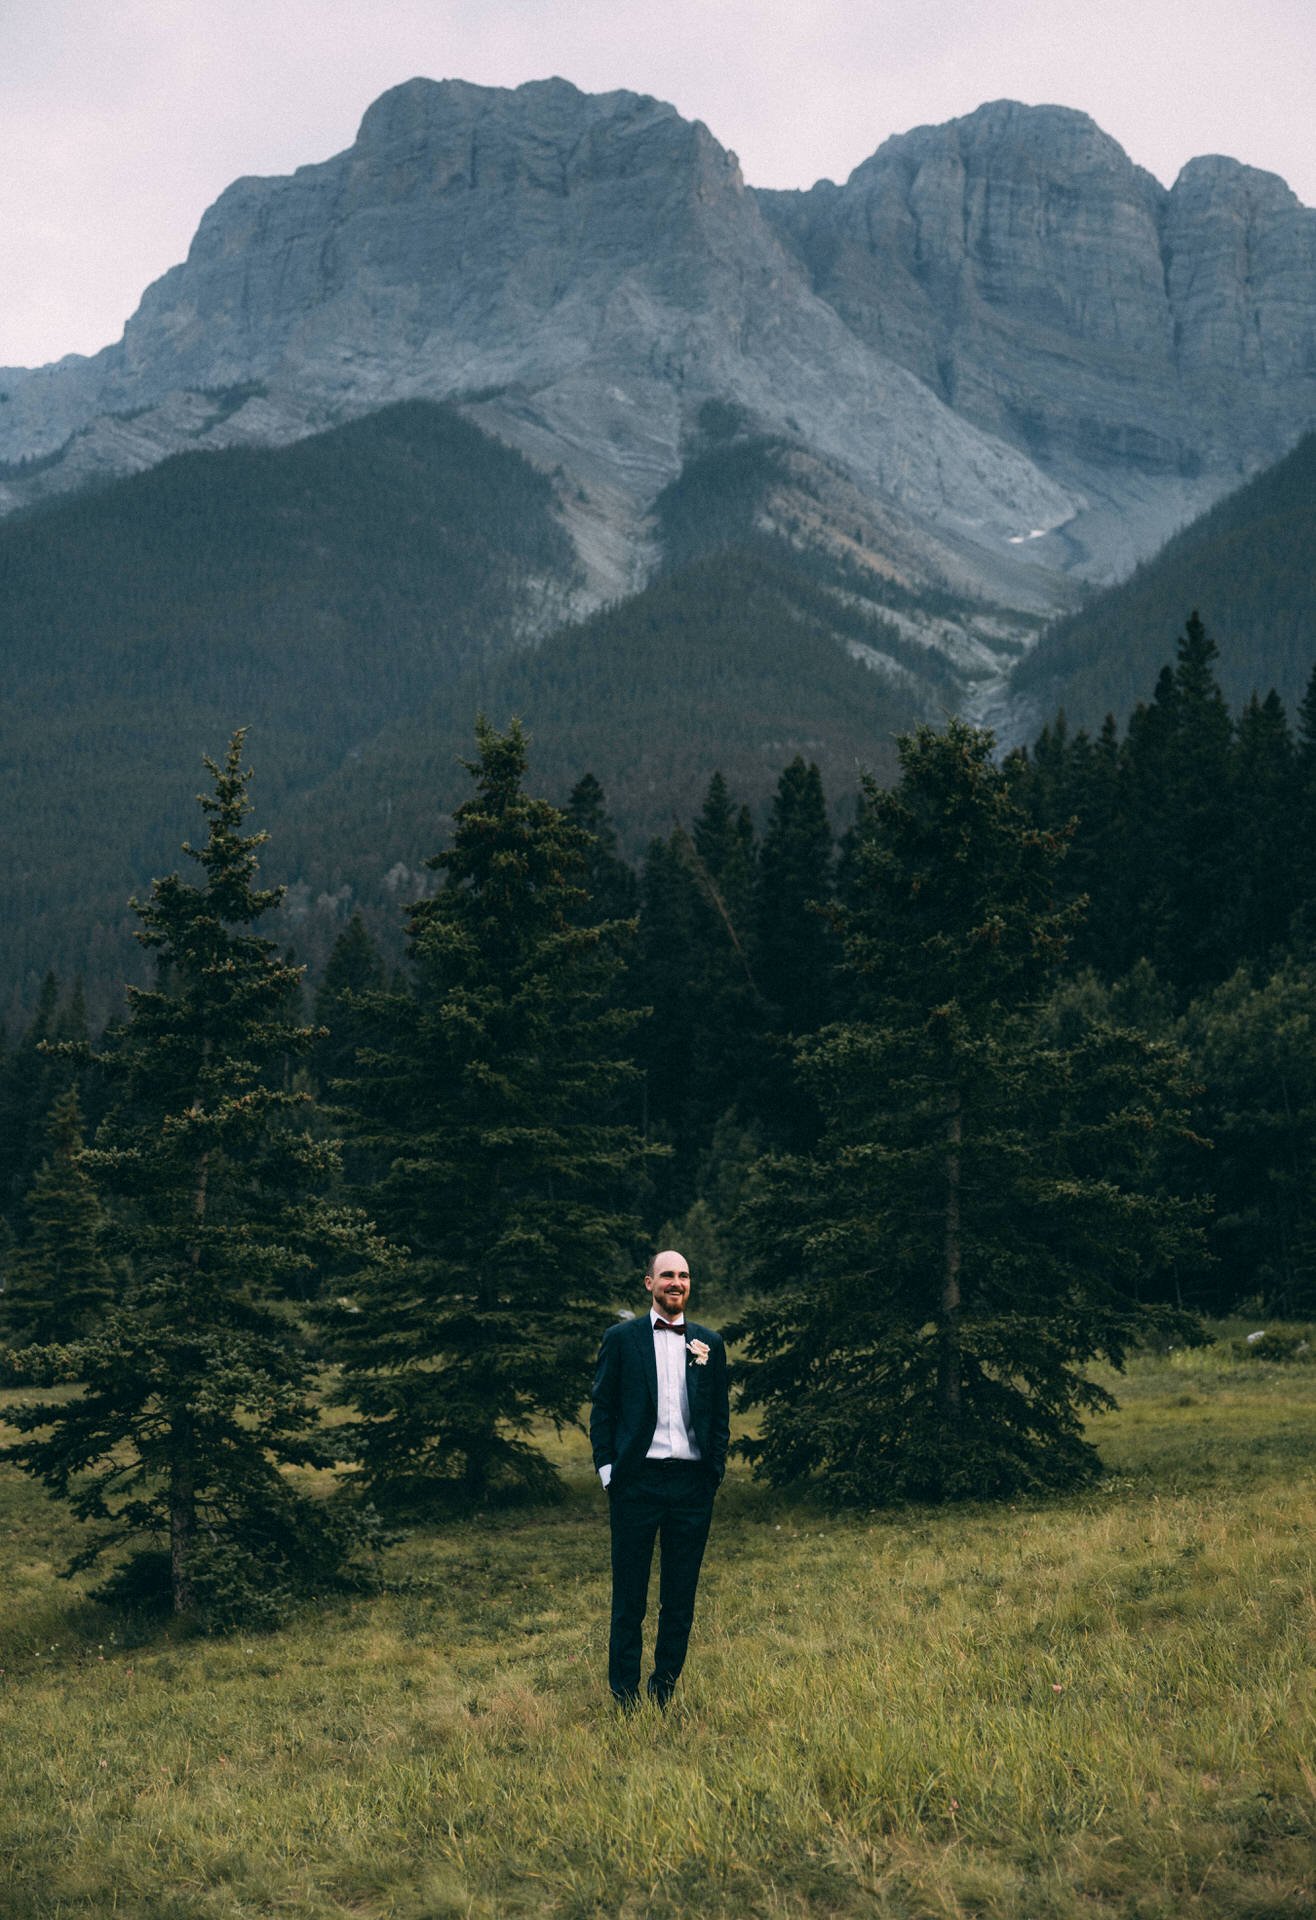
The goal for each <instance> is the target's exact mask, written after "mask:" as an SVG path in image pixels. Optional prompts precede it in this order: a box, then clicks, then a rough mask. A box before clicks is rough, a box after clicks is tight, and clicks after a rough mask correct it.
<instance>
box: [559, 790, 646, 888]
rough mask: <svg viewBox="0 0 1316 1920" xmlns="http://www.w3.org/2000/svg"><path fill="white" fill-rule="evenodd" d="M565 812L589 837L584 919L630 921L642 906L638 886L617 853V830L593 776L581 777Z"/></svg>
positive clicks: (571, 794) (585, 842) (586, 855)
mask: <svg viewBox="0 0 1316 1920" xmlns="http://www.w3.org/2000/svg"><path fill="white" fill-rule="evenodd" d="M566 811H567V818H568V819H569V820H570V821H571V822H572V824H573V826H577V827H579V828H580V829H581V831H582V832H583V833H584V834H585V836H586V838H585V841H584V855H585V873H584V882H583V884H584V890H585V900H584V903H583V906H582V909H581V913H582V917H583V918H584V919H585V920H586V921H587V922H589V923H590V924H594V923H597V922H598V921H600V920H629V919H630V918H631V916H632V915H633V914H634V912H635V910H636V908H637V906H638V905H639V886H638V883H637V881H636V878H635V874H634V872H633V870H632V869H631V868H630V867H629V866H627V864H626V862H625V861H624V860H623V859H622V857H621V855H620V854H619V853H618V851H617V829H616V827H615V826H614V825H613V823H612V818H611V816H610V815H609V813H608V806H607V801H606V800H605V798H604V794H603V788H602V787H601V786H600V785H599V782H598V780H597V779H596V778H595V776H594V775H593V774H592V773H586V774H582V775H581V777H580V779H579V780H578V781H577V782H576V784H575V786H574V787H573V788H572V789H571V793H570V795H569V797H568V799H567V808H566Z"/></svg>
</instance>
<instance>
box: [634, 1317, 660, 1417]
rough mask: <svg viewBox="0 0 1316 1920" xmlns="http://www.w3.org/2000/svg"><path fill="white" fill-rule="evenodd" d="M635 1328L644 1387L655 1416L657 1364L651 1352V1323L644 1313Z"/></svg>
mask: <svg viewBox="0 0 1316 1920" xmlns="http://www.w3.org/2000/svg"><path fill="white" fill-rule="evenodd" d="M635 1326H636V1337H637V1339H638V1341H639V1347H640V1364H641V1365H642V1367H643V1368H644V1380H645V1385H646V1386H647V1387H648V1389H649V1398H650V1400H651V1401H652V1402H653V1410H654V1412H655V1414H656V1413H657V1411H658V1362H657V1360H656V1359H655V1358H654V1351H653V1321H652V1320H651V1319H650V1318H649V1316H648V1314H647V1313H646V1314H645V1315H644V1318H643V1319H642V1320H637V1321H636V1323H635Z"/></svg>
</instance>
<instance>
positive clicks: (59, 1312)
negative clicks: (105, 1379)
mask: <svg viewBox="0 0 1316 1920" xmlns="http://www.w3.org/2000/svg"><path fill="white" fill-rule="evenodd" d="M82 1154H83V1139H82V1110H81V1108H80V1106H79V1104H78V1095H77V1089H76V1088H74V1087H70V1088H68V1090H67V1091H66V1092H64V1093H62V1094H61V1095H60V1096H59V1098H58V1099H57V1100H56V1102H55V1104H54V1106H53V1107H52V1108H51V1110H50V1117H49V1121H48V1123H47V1126H46V1158H45V1160H44V1161H43V1162H42V1164H41V1167H40V1170H39V1171H38V1173H37V1175H36V1177H35V1179H34V1180H33V1182H32V1186H31V1188H30V1189H29V1191H28V1195H27V1199H26V1201H25V1203H24V1212H25V1214H26V1217H27V1237H26V1239H25V1240H24V1242H23V1244H22V1245H21V1246H20V1247H19V1248H18V1249H17V1250H16V1251H15V1252H14V1253H13V1254H12V1255H11V1256H10V1259H9V1263H8V1270H7V1274H6V1280H5V1290H4V1294H3V1296H0V1306H2V1307H3V1326H4V1331H5V1338H6V1339H7V1340H9V1341H11V1342H13V1343H14V1344H15V1345H21V1346H29V1345H57V1344H60V1343H62V1342H67V1341H70V1340H76V1339H78V1338H79V1337H80V1336H81V1335H83V1334H86V1333H88V1332H90V1330H91V1329H92V1328H93V1327H94V1326H95V1324H96V1322H97V1320H98V1319H99V1318H100V1317H101V1315H102V1314H103V1313H104V1311H105V1309H106V1307H107V1306H108V1304H109V1302H110V1300H111V1298H112V1297H113V1293H114V1281H113V1274H112V1272H111V1268H110V1263H109V1261H108V1260H107V1259H106V1256H105V1240H106V1225H107V1223H106V1218H105V1210H104V1208H103V1207H102V1205H101V1200H100V1195H99V1194H98V1193H97V1191H96V1186H95V1183H94V1182H93V1180H92V1179H91V1176H90V1175H89V1174H88V1172H87V1170H86V1168H85V1167H84V1166H83V1164H82Z"/></svg>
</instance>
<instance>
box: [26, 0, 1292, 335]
mask: <svg viewBox="0 0 1316 1920" xmlns="http://www.w3.org/2000/svg"><path fill="white" fill-rule="evenodd" d="M416 74H424V75H427V76H429V77H430V78H432V79H443V78H460V79H465V80H474V81H478V82H480V83H481V84H483V85H486V86H516V85H519V84H520V82H521V81H523V80H533V79H542V78H544V77H545V76H547V75H550V74H561V75H562V76H563V77H564V78H566V79H568V80H573V81H574V82H575V83H576V85H577V86H580V87H583V88H586V89H587V90H589V91H591V92H594V91H603V90H605V89H608V88H612V87H631V88H634V89H635V90H636V91H637V92H641V93H653V94H657V95H658V96H659V97H660V98H661V99H664V100H670V101H671V102H672V103H673V104H674V105H675V106H676V107H677V108H679V110H680V111H681V112H682V113H683V114H685V115H687V116H688V117H691V118H696V119H700V120H704V121H706V122H707V124H708V126H709V127H710V128H711V129H712V131H713V133H714V134H715V135H716V137H717V138H718V139H719V140H720V141H722V143H723V144H724V145H725V146H728V147H730V148H732V149H733V150H734V151H735V152H736V153H737V154H739V156H740V160H741V164H742V167H743V168H744V172H745V177H746V179H747V180H749V181H750V183H751V184H752V185H756V186H772V187H786V186H810V185H812V183H813V181H814V180H816V179H819V178H821V177H824V176H825V177H829V178H832V179H843V178H844V177H845V175H846V174H848V173H849V171H850V170H851V168H852V167H855V166H857V165H858V163H859V162H860V161H861V160H863V159H866V158H867V156H868V155H869V154H870V153H872V151H873V150H874V148H875V147H877V146H878V145H879V144H880V143H881V142H882V141H883V140H884V139H886V138H887V136H888V135H890V134H892V133H900V132H904V131H905V130H906V129H907V128H909V127H912V126H919V125H922V124H925V123H927V122H936V121H942V120H948V119H951V118H953V117H954V116H955V115H957V114H962V113H968V112H971V111H972V109H973V108H974V107H976V106H979V105H981V103H982V102H983V101H984V100H994V99H1001V98H1005V97H1008V98H1012V99H1019V100H1025V101H1028V102H1031V103H1034V104H1036V103H1040V102H1044V101H1045V102H1059V103H1060V104H1062V105H1064V106H1070V107H1079V108H1082V109H1083V110H1084V111H1085V112H1087V113H1090V114H1091V115H1092V117H1093V118H1094V119H1095V120H1096V121H1097V122H1098V123H1099V124H1100V125H1101V126H1102V127H1104V128H1105V130H1106V131H1107V132H1108V133H1110V134H1112V135H1114V137H1115V138H1116V139H1117V140H1118V141H1119V142H1120V143H1121V145H1123V146H1124V147H1125V149H1126V150H1127V151H1128V152H1129V154H1130V155H1131V156H1132V157H1133V159H1135V160H1136V161H1138V162H1139V163H1140V164H1141V165H1142V166H1145V167H1148V168H1149V169H1150V170H1151V171H1152V172H1153V173H1155V174H1157V175H1158V176H1159V177H1160V178H1161V179H1162V180H1164V181H1166V182H1167V183H1168V182H1169V181H1171V180H1173V178H1174V176H1175V174H1176V173H1177V172H1178V170H1179V168H1180V167H1181V166H1182V165H1183V163H1184V161H1185V160H1188V159H1190V158H1191V157H1192V156H1193V155H1194V154H1199V153H1229V154H1232V155H1234V157H1235V158H1237V159H1240V160H1245V161H1247V162H1248V163H1249V164H1250V165H1252V166H1257V167H1265V168H1268V169H1270V170H1271V171H1272V172H1275V173H1279V174H1282V175H1283V176H1284V178H1285V179H1286V180H1287V181H1288V182H1289V184H1290V186H1291V187H1293V189H1294V191H1295V192H1296V193H1297V194H1298V195H1299V197H1300V198H1301V199H1303V200H1304V201H1306V203H1307V204H1308V205H1312V204H1316V137H1314V136H1313V104H1314V103H1316V3H1314V0H1246V4H1244V0H368V3H367V0H114V3H113V4H110V0H0V233H3V235H4V259H5V274H4V280H3V284H2V285H0V365H10V366H14V365H20V366H22V365H36V364H38V363H40V362H42V361H45V360H51V359H55V358H58V357H59V356H60V355H61V354H64V353H70V352H79V353H89V352H94V351H95V350H96V349H97V348H98V347H101V346H104V345H106V344H107V343H108V342H109V341H111V340H114V339H116V338H117V337H118V335H119V333H120V332H121V330H122V327H123V323H124V321H125V320H126V319H127V317H128V315H129V313H130V312H131V311H132V309H133V308H134V307H135V306H136V304H137V301H138V299H139V297H140V295H141V292H142V289H143V288H144V287H145V286H146V284H147V283H148V282H149V281H150V280H153V279H155V278H156V277H157V275H159V274H161V273H163V272H164V270H165V269H166V268H167V267H169V266H171V265H172V264H173V263H174V262H175V261H177V260H180V259H181V258H182V257H183V255H184V254H185V253H186V251H187V247H188V244H189V242H190V240H191V237H192V234H193V232H194V230H195V228H196V224H197V222H198V220H199V219H200V217H201V214H202V212H203V211H204V210H205V208H206V207H207V206H208V205H209V203H210V202H211V201H212V200H213V199H214V198H215V197H216V195H217V194H218V193H220V192H221V191H222V189H223V188H224V187H225V186H227V185H228V183H229V181H230V180H232V179H234V178H236V177H237V175H239V174H243V173H286V172H290V171H291V170H292V168H294V167H296V166H300V165H302V164H303V163H305V162H307V161H311V160H323V159H326V158H327V157H328V156H329V155H330V154H332V153H337V152H339V151H340V150H341V149H342V148H343V147H346V146H348V145H350V144H351V142H352V140H353V138H354V136H355V133H356V128H357V125H358V123H359V121H360V118H361V115H362V114H363V113H364V111H365V109H366V107H367V106H368V105H369V104H370V102H371V101H372V100H373V99H375V98H376V96H377V95H379V94H380V93H382V92H383V91H384V89H385V88H386V87H389V86H393V85H396V84H397V83H398V82H400V81H402V80H407V79H410V78H411V77H412V76H413V75H416Z"/></svg>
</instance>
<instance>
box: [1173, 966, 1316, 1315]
mask: <svg viewBox="0 0 1316 1920" xmlns="http://www.w3.org/2000/svg"><path fill="white" fill-rule="evenodd" d="M1182 1031H1183V1037H1184V1043H1185V1045H1186V1046H1187V1047H1188V1050H1189V1054H1190V1058H1191V1060H1192V1063H1193V1068H1194V1072H1195V1075H1196V1076H1197V1078H1198V1079H1199V1080H1200V1082H1201V1083H1202V1092H1201V1096H1200V1104H1201V1111H1202V1124H1203V1125H1204V1126H1205V1127H1206V1128H1207V1129H1208V1130H1209V1131H1210V1134H1211V1139H1212V1145H1213V1152H1212V1155H1211V1185H1212V1191H1213V1195H1214V1208H1213V1213H1212V1219H1211V1229H1210V1233H1211V1246H1212V1250H1213V1252H1214V1253H1215V1255H1216V1258H1217V1262H1218V1264H1217V1267H1216V1270H1215V1275H1214V1288H1213V1294H1212V1298H1211V1300H1210V1302H1209V1304H1210V1306H1211V1307H1212V1309H1213V1310H1215V1311H1217V1312H1221V1313H1229V1312H1232V1311H1235V1310H1236V1309H1237V1308H1238V1306H1239V1304H1240V1302H1241V1301H1243V1300H1244V1299H1255V1298H1257V1297H1260V1298H1261V1299H1262V1300H1263V1301H1264V1302H1265V1305H1266V1308H1267V1309H1268V1310H1269V1311H1271V1312H1276V1313H1285V1314H1294V1315H1297V1314H1304V1313H1311V1312H1312V1311H1313V1309H1316V1044H1314V1042H1316V968H1314V967H1313V966H1312V965H1311V964H1310V963H1306V964H1303V963H1301V962H1299V961H1295V960H1293V959H1292V958H1286V959H1285V961H1284V962H1283V964H1282V965H1281V966H1280V967H1279V968H1278V969H1277V970H1276V971H1275V973H1273V974H1272V975H1271V976H1270V978H1269V979H1268V980H1265V981H1264V982H1262V984H1261V985H1259V986H1258V985H1254V984H1253V982H1252V980H1251V979H1250V977H1249V975H1248V972H1247V970H1246V969H1245V968H1242V967H1240V968H1239V970H1238V971H1237V972H1236V973H1235V974H1234V975H1233V976H1232V977H1231V978H1230V979H1228V980H1226V981H1223V982H1222V983H1221V985H1220V986H1218V987H1215V988H1213V989H1212V990H1211V991H1210V992H1209V993H1206V994H1203V995H1202V997H1201V998H1200V999H1198V1000H1196V1001H1194V1003H1193V1004H1192V1006H1190V1007H1189V1009H1188V1012H1187V1014H1186V1016H1185V1017H1184V1021H1183V1028H1182Z"/></svg>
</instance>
